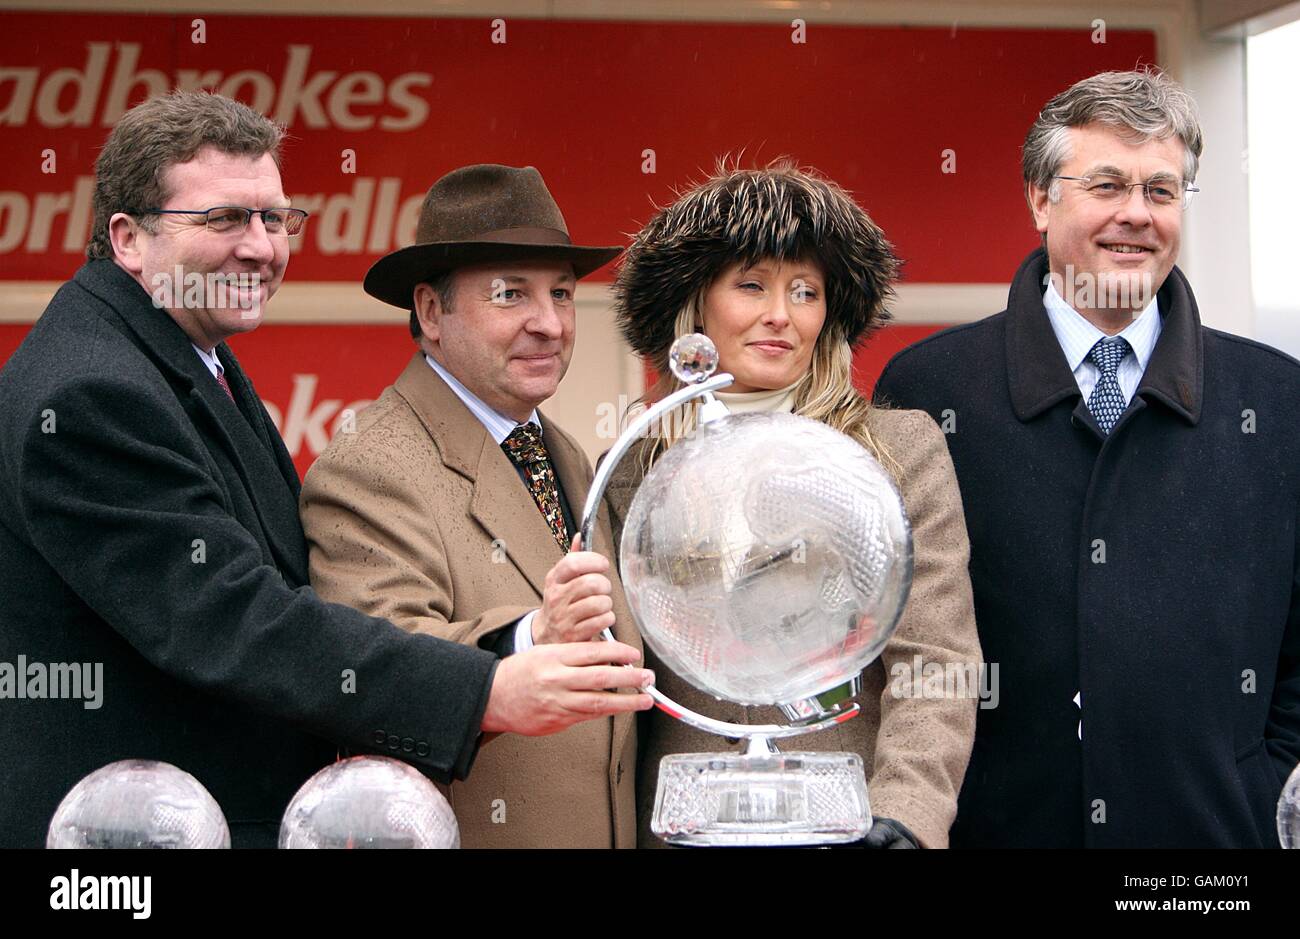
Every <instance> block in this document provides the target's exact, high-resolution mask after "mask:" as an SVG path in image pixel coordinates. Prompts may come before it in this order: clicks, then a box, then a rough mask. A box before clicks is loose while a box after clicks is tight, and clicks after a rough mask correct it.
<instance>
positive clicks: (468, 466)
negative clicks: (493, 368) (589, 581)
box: [394, 352, 563, 599]
mask: <svg viewBox="0 0 1300 939" xmlns="http://www.w3.org/2000/svg"><path fill="white" fill-rule="evenodd" d="M394 387H395V388H396V390H397V393H398V394H400V395H401V396H402V397H403V398H404V399H405V400H406V402H407V403H408V404H409V405H410V406H411V408H412V410H414V411H415V414H416V417H418V418H419V420H420V422H421V423H422V424H423V425H424V428H425V430H426V431H428V433H429V436H430V437H432V438H433V442H434V444H435V446H437V448H438V452H439V453H441V454H442V459H443V462H444V463H446V464H447V466H448V467H450V468H451V469H453V470H455V471H456V472H458V473H460V474H461V475H462V476H464V477H465V478H466V479H468V480H470V481H471V482H473V484H474V493H473V495H472V496H471V498H470V515H471V516H472V517H473V518H474V520H475V521H477V522H478V523H479V525H481V526H482V527H483V530H484V531H486V532H487V534H488V535H489V537H490V538H491V539H492V540H493V541H494V542H497V543H498V544H499V545H500V547H502V548H503V549H505V552H506V556H507V557H508V558H509V559H510V563H512V564H513V565H514V566H515V567H516V568H517V569H518V570H519V573H520V574H522V575H523V576H524V578H525V579H526V580H527V581H528V582H529V583H530V584H531V585H532V586H533V589H534V590H536V591H537V596H538V599H540V598H541V596H542V591H543V589H545V586H546V574H547V572H548V571H550V569H551V568H552V567H554V566H555V562H556V561H558V560H560V558H561V557H562V556H563V553H562V552H561V551H560V548H559V546H558V545H557V544H556V543H555V538H554V536H552V535H551V529H550V528H549V527H548V526H547V524H546V519H544V518H543V517H542V513H541V511H540V510H539V509H538V508H537V503H535V502H534V501H533V497H532V495H531V494H530V493H529V492H528V489H527V488H526V487H525V486H524V484H523V481H522V480H521V479H520V478H519V475H518V474H517V473H516V472H515V467H514V464H513V463H511V462H510V458H509V457H507V456H506V455H505V453H504V451H502V449H501V447H500V446H498V445H497V443H496V441H494V440H493V439H492V438H491V437H490V436H488V432H487V428H485V427H484V426H483V425H482V423H480V422H479V420H478V418H476V417H475V416H474V415H473V414H472V413H471V412H470V410H469V408H467V407H465V405H464V403H463V402H462V401H461V400H460V398H458V397H456V393H455V392H454V391H452V390H451V389H450V388H449V387H447V383H446V382H444V381H443V380H442V379H441V378H439V377H438V373H437V372H435V371H434V370H433V369H431V368H430V367H429V363H427V362H425V361H424V355H423V353H418V352H417V353H416V354H415V356H414V357H413V358H412V359H411V361H410V362H409V363H408V364H407V366H406V369H405V370H404V371H403V372H402V374H401V375H399V376H398V378H397V381H396V382H395V383H394Z"/></svg>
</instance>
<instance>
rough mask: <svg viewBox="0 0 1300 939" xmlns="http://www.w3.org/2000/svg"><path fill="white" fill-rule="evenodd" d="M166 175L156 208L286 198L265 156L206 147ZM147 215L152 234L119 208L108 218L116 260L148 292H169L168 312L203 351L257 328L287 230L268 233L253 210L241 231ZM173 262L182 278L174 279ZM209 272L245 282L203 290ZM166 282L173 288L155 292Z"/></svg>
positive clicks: (281, 264)
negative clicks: (163, 192)
mask: <svg viewBox="0 0 1300 939" xmlns="http://www.w3.org/2000/svg"><path fill="white" fill-rule="evenodd" d="M165 179H166V187H165V189H166V191H167V192H168V193H170V195H169V197H168V198H167V200H166V203H165V204H164V205H161V206H157V208H161V209H199V210H206V209H210V208H213V207H215V206H223V205H234V206H245V207H247V208H252V209H267V208H276V207H281V208H282V207H285V206H287V205H288V204H289V200H288V199H287V198H286V197H285V194H284V188H283V186H282V185H281V182H280V171H279V170H278V169H277V168H276V165H275V160H273V159H272V158H271V155H270V154H262V155H261V156H260V157H251V156H244V155H235V154H229V153H223V152H221V151H219V150H217V149H215V148H213V147H204V148H203V149H201V150H200V151H199V152H198V154H197V155H196V156H195V157H194V159H192V160H190V161H189V162H187V163H178V164H174V165H172V166H170V167H168V169H167V171H166V176H165ZM146 208H154V207H153V206H148V207H146ZM153 218H154V220H155V221H156V222H157V230H156V231H154V232H148V231H145V230H144V229H143V228H141V227H140V225H139V223H138V222H137V221H136V220H135V219H133V218H132V217H131V216H129V215H126V214H124V213H117V214H115V215H114V216H113V217H112V218H111V219H110V221H109V230H110V234H111V238H112V242H113V248H114V253H115V257H116V261H117V263H118V264H119V265H120V266H121V267H123V268H124V269H126V270H127V271H128V272H129V273H130V274H131V275H132V276H134V277H135V279H136V280H137V281H138V282H139V283H140V285H141V286H142V287H144V289H145V290H146V291H148V293H149V294H150V295H151V296H154V297H159V296H167V297H169V298H170V302H166V303H164V304H163V305H164V307H165V308H166V310H167V312H168V313H169V314H170V315H171V317H172V319H174V320H176V322H177V324H179V325H180V327H181V329H183V330H184V331H185V333H186V335H187V336H189V338H190V341H191V342H193V343H194V344H195V345H197V346H199V347H201V348H203V349H212V348H214V347H215V346H216V345H217V343H219V342H222V341H223V340H225V339H228V338H230V337H231V336H233V335H235V334H237V333H244V332H249V331H250V330H253V329H256V328H257V327H258V325H260V324H261V322H262V315H263V311H264V308H265V305H266V303H267V301H268V300H270V299H271V297H272V296H273V295H274V294H275V292H276V291H277V290H278V289H279V287H280V282H281V281H282V280H283V279H284V271H285V268H286V267H287V266H288V263H289V236H288V235H287V234H285V233H284V231H283V229H281V231H279V232H278V233H274V234H273V233H270V232H267V230H266V227H265V226H264V225H263V223H262V218H261V216H256V215H255V216H253V217H252V218H251V219H250V220H249V223H248V227H247V228H246V229H245V230H244V231H243V232H237V231H236V232H225V233H219V232H212V231H209V230H208V229H207V226H206V224H205V223H204V219H203V217H202V216H191V215H158V216H154V217H153ZM178 266H179V268H180V271H181V282H180V283H176V273H177V267H178ZM209 274H221V275H235V278H240V277H241V275H242V279H241V280H239V281H238V282H239V283H242V284H243V285H245V286H243V287H241V288H240V289H238V290H233V289H232V290H228V291H227V290H226V289H224V286H223V288H222V289H217V290H208V289H206V288H207V275H209ZM191 275H198V276H199V277H200V278H202V279H203V282H204V289H202V290H195V289H193V287H192V285H193V284H194V283H195V282H196V281H195V280H192V279H190V278H191ZM253 275H256V278H257V286H255V287H254V286H252V278H253ZM214 282H215V279H214ZM164 284H170V285H171V288H170V290H168V291H167V292H166V294H160V292H159V291H160V289H161V288H162V287H163V285H164Z"/></svg>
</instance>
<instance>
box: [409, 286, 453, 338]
mask: <svg viewBox="0 0 1300 939" xmlns="http://www.w3.org/2000/svg"><path fill="white" fill-rule="evenodd" d="M455 276H456V272H455V271H454V270H451V271H443V272H442V273H441V274H439V275H437V276H436V277H430V278H429V279H428V280H426V281H425V283H426V284H428V285H429V286H430V287H432V288H433V292H434V293H436V294H437V295H438V305H439V306H441V307H442V309H443V312H444V313H447V312H450V311H451V300H452V297H453V296H454V293H455V291H454V287H455V284H454V283H453V279H454V278H455ZM410 329H411V338H412V339H414V340H415V341H416V343H417V344H418V343H419V341H420V340H421V339H423V338H424V330H422V329H421V328H420V318H419V317H418V316H416V315H415V308H414V306H412V308H411V322H410Z"/></svg>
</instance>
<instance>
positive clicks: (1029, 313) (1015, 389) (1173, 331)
mask: <svg viewBox="0 0 1300 939" xmlns="http://www.w3.org/2000/svg"><path fill="white" fill-rule="evenodd" d="M1047 274H1048V264H1047V253H1046V252H1045V251H1044V250H1043V249H1042V248H1039V249H1038V250H1036V251H1034V252H1033V253H1032V254H1031V255H1029V257H1027V258H1026V259H1025V260H1024V262H1023V263H1022V264H1021V265H1020V269H1019V270H1018V271H1016V276H1015V279H1014V280H1012V282H1011V292H1010V295H1009V297H1008V298H1007V333H1006V334H1007V382H1008V385H1009V389H1010V392H1011V403H1012V407H1013V408H1014V409H1015V412H1016V417H1018V418H1019V419H1020V420H1021V421H1029V420H1032V419H1033V418H1035V417H1037V416H1038V415H1039V414H1041V413H1043V412H1044V411H1046V410H1047V409H1048V408H1050V407H1051V406H1052V405H1054V404H1056V403H1057V402H1058V401H1061V400H1064V399H1066V398H1069V397H1071V396H1073V397H1076V398H1079V397H1082V395H1081V394H1080V392H1079V385H1078V382H1076V381H1075V378H1074V373H1073V372H1071V371H1070V367H1069V365H1068V363H1067V362H1066V361H1065V353H1064V352H1062V351H1061V345H1060V343H1059V342H1058V341H1057V339H1056V334H1055V333H1053V332H1052V324H1051V322H1050V321H1049V320H1048V317H1047V311H1046V310H1045V309H1044V308H1043V291H1044V290H1046V285H1047ZM1156 303H1157V305H1158V307H1159V310H1160V317H1161V323H1162V325H1161V331H1160V339H1159V340H1158V341H1157V342H1156V347H1155V351H1154V352H1152V354H1151V361H1150V362H1148V363H1147V369H1146V371H1145V372H1144V373H1143V374H1142V381H1141V382H1140V383H1139V384H1138V388H1137V392H1136V394H1139V395H1142V396H1143V397H1144V398H1146V399H1148V400H1154V401H1159V402H1160V403H1162V404H1164V405H1165V406H1166V407H1168V408H1169V409H1170V410H1171V411H1173V412H1174V413H1175V414H1177V415H1179V416H1180V417H1181V418H1182V419H1183V420H1185V421H1187V422H1188V423H1189V424H1196V423H1197V422H1198V421H1199V420H1200V418H1201V402H1202V393H1203V385H1204V367H1203V366H1204V361H1203V346H1202V341H1201V317H1200V313H1199V312H1198V311H1197V308H1196V298H1195V297H1194V296H1193V295H1192V288H1191V286H1190V285H1189V284H1188V283H1187V278H1186V277H1185V276H1184V275H1183V272H1182V271H1180V270H1179V269H1178V268H1177V267H1174V268H1173V269H1172V270H1171V271H1170V272H1169V276H1168V277H1166V278H1165V282H1164V283H1163V284H1161V285H1160V290H1159V291H1158V292H1157V293H1156Z"/></svg>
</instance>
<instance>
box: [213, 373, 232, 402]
mask: <svg viewBox="0 0 1300 939" xmlns="http://www.w3.org/2000/svg"><path fill="white" fill-rule="evenodd" d="M217 384H218V385H220V386H221V390H222V391H224V392H225V393H226V397H227V398H229V399H230V400H231V401H234V400H235V396H234V394H233V393H232V392H231V390H230V382H228V381H226V373H225V371H224V370H222V369H217Z"/></svg>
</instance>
